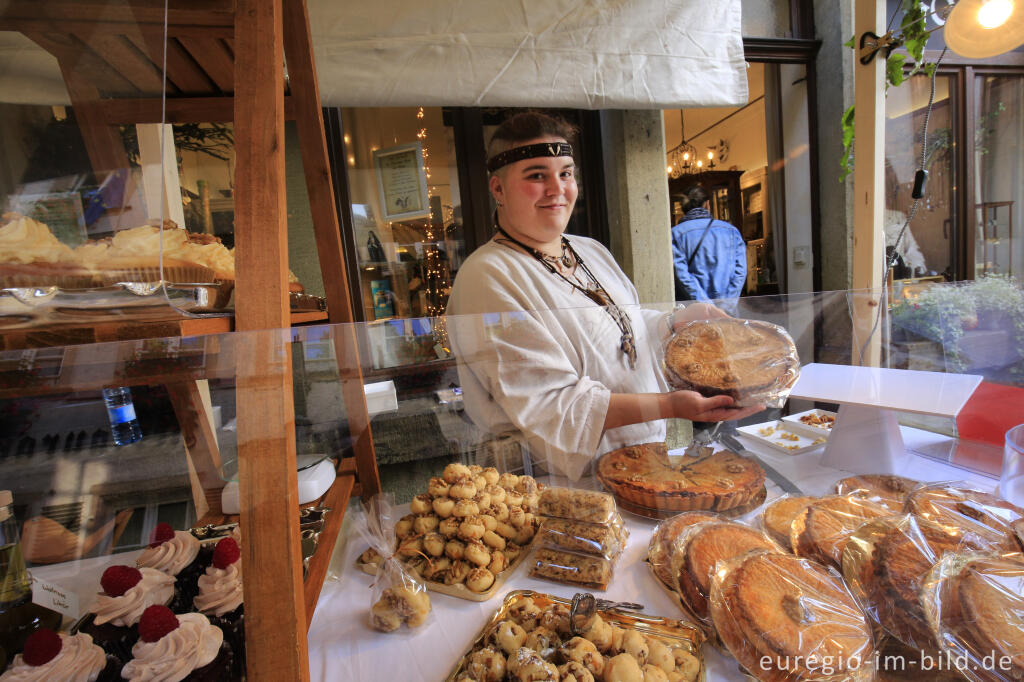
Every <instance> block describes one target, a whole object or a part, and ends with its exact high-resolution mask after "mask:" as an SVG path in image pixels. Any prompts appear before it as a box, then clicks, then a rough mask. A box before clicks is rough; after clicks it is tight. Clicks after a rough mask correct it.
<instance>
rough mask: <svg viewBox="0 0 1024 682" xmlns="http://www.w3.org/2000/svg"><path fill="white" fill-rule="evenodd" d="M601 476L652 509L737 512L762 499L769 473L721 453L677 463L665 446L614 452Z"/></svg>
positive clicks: (624, 496) (602, 461) (626, 498)
mask: <svg viewBox="0 0 1024 682" xmlns="http://www.w3.org/2000/svg"><path fill="white" fill-rule="evenodd" d="M597 476H598V478H600V479H601V482H602V483H604V485H605V486H606V487H607V488H609V489H610V490H612V491H613V492H614V493H615V495H616V496H617V497H619V498H620V499H622V500H624V501H626V502H629V503H632V504H635V505H639V506H641V507H644V508H647V509H655V510H670V511H697V510H703V511H732V510H737V509H739V508H741V507H744V506H746V505H750V504H751V503H753V502H755V501H757V500H759V499H763V498H762V497H759V496H761V495H763V493H764V470H763V469H762V468H761V466H760V465H759V464H758V463H757V462H755V461H754V460H752V459H748V458H746V457H740V456H739V455H737V454H735V453H733V452H730V451H728V450H721V451H719V452H716V453H714V454H713V455H711V456H707V457H698V456H691V455H684V456H682V457H680V458H679V459H678V460H677V461H675V462H673V461H672V460H670V459H669V457H668V448H667V447H666V445H665V443H644V444H642V445H633V446H629V447H625V448H620V449H618V450H613V451H611V452H609V453H607V454H605V455H602V457H601V459H600V460H598V463H597Z"/></svg>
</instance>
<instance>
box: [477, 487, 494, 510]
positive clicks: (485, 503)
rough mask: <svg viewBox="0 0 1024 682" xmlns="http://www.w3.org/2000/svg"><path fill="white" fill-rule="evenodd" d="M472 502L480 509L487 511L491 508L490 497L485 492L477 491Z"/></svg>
mask: <svg viewBox="0 0 1024 682" xmlns="http://www.w3.org/2000/svg"><path fill="white" fill-rule="evenodd" d="M473 501H474V502H476V506H477V507H479V508H480V509H489V508H490V506H491V495H490V493H488V492H486V491H483V490H479V491H477V494H476V495H475V496H474V497H473Z"/></svg>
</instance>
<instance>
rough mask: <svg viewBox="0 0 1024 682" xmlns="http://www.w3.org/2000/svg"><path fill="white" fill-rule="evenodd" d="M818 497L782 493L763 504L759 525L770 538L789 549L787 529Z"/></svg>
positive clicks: (788, 529)
mask: <svg viewBox="0 0 1024 682" xmlns="http://www.w3.org/2000/svg"><path fill="white" fill-rule="evenodd" d="M818 499H820V498H817V497H804V496H800V495H783V496H782V497H779V498H777V499H775V500H773V501H772V502H771V504H768V505H766V506H765V508H764V511H763V512H761V525H762V527H763V528H764V531H765V533H767V534H768V536H769V537H771V539H773V540H775V541H776V542H778V543H779V544H780V545H782V547H784V548H786V549H787V550H788V549H790V544H789V531H790V528H792V527H793V520H794V519H795V518H796V517H797V516H799V515H800V513H801V512H802V511H803V510H804V509H806V508H807V505H809V504H810V503H811V502H814V501H816V500H818Z"/></svg>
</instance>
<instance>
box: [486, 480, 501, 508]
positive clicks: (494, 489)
mask: <svg viewBox="0 0 1024 682" xmlns="http://www.w3.org/2000/svg"><path fill="white" fill-rule="evenodd" d="M484 492H485V493H487V494H488V495H490V496H491V504H492V505H496V504H498V503H499V502H504V501H505V495H506V493H505V489H504V488H502V487H501V486H500V485H496V484H494V483H490V484H488V485H487V487H486V488H484Z"/></svg>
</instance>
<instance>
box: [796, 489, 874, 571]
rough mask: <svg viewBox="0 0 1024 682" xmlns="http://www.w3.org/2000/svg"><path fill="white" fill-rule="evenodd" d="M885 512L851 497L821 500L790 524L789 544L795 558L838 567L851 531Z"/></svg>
mask: <svg viewBox="0 0 1024 682" xmlns="http://www.w3.org/2000/svg"><path fill="white" fill-rule="evenodd" d="M889 514H890V512H889V510H888V509H886V508H885V507H883V506H882V505H880V504H877V503H875V502H872V501H871V500H868V499H864V498H860V497H855V496H845V497H844V496H838V495H837V496H834V497H823V498H821V499H820V500H817V501H815V502H811V503H810V504H809V505H807V506H806V507H805V508H804V509H803V511H801V512H800V513H799V514H798V515H797V517H796V518H795V519H794V520H793V525H792V526H791V527H790V532H789V541H790V545H791V546H792V548H793V552H794V553H795V554H799V555H800V556H805V557H809V558H811V559H816V560H817V561H820V562H821V563H823V564H831V565H832V566H835V567H836V568H839V567H840V562H841V561H842V557H843V547H845V546H846V541H847V539H849V537H850V535H852V534H853V532H854V531H855V530H857V529H858V528H860V526H861V525H862V524H864V523H866V522H867V521H870V520H871V519H877V518H879V517H881V516H888V515H889Z"/></svg>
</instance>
